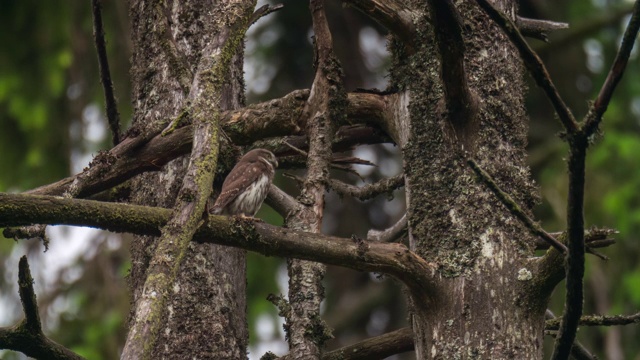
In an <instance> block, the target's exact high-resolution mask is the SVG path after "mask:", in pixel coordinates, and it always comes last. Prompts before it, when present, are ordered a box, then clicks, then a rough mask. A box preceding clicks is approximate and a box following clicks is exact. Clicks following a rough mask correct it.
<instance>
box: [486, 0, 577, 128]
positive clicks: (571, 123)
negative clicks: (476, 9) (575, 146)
mask: <svg viewBox="0 0 640 360" xmlns="http://www.w3.org/2000/svg"><path fill="white" fill-rule="evenodd" d="M476 2H477V3H478V5H480V7H481V8H482V9H483V10H484V11H485V12H486V13H487V15H489V17H490V18H491V19H493V21H495V22H496V23H497V24H498V25H499V26H500V27H501V28H502V30H504V32H505V33H506V34H507V36H508V37H509V39H510V40H511V42H512V43H513V44H514V45H515V46H516V48H517V49H518V52H519V53H520V57H521V58H522V60H523V61H524V64H525V66H526V67H527V69H528V70H529V73H531V76H532V77H533V79H534V80H535V81H536V84H538V86H539V87H541V88H542V90H544V92H545V94H547V97H548V98H549V100H550V101H551V104H553V108H554V109H555V111H556V113H557V114H558V117H559V118H560V122H561V123H562V125H563V126H564V128H565V130H566V131H567V132H575V131H576V130H577V129H578V123H577V122H576V119H575V118H574V117H573V114H572V113H571V110H569V108H568V107H567V105H566V104H565V103H564V100H562V97H560V94H559V93H558V90H557V89H556V87H555V85H553V81H551V77H550V76H549V73H548V72H547V69H546V68H545V66H544V64H543V63H542V60H540V58H539V57H538V55H536V53H535V52H534V51H533V50H532V49H531V47H530V46H529V44H527V42H526V40H525V39H524V38H523V37H522V35H521V34H520V32H518V29H517V27H516V26H515V24H514V23H513V22H512V21H511V20H509V18H507V17H506V16H504V15H503V14H501V13H500V12H499V11H498V10H496V9H495V8H494V7H493V6H492V5H491V4H490V3H489V1H487V0H476Z"/></svg>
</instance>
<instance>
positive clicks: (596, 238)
mask: <svg viewBox="0 0 640 360" xmlns="http://www.w3.org/2000/svg"><path fill="white" fill-rule="evenodd" d="M616 233H617V231H616V230H613V229H598V228H593V229H589V230H587V231H585V233H584V242H585V244H587V245H588V246H589V247H590V248H594V249H595V248H602V247H607V246H610V245H613V244H615V243H616V241H615V240H613V239H610V238H609V236H610V235H613V234H616ZM549 235H551V236H553V237H554V238H555V239H556V240H558V239H559V238H560V237H561V236H566V233H564V232H554V233H549ZM548 248H549V243H548V242H546V241H544V240H542V239H541V238H536V250H546V249H548Z"/></svg>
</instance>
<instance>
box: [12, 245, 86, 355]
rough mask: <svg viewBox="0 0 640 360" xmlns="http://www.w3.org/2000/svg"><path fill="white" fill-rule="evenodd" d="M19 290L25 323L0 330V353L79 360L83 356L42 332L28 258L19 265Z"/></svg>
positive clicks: (22, 259) (23, 321) (24, 258)
mask: <svg viewBox="0 0 640 360" xmlns="http://www.w3.org/2000/svg"><path fill="white" fill-rule="evenodd" d="M18 290H19V292H20V301H21V302H22V309H23V311H24V315H25V319H24V320H22V322H20V323H19V324H17V325H15V326H13V327H9V328H0V349H8V350H14V351H19V352H21V353H23V354H25V355H27V356H29V357H32V358H36V359H52V360H79V359H84V358H83V357H82V356H80V355H78V354H76V353H74V352H73V351H71V350H69V349H67V348H66V347H64V346H62V345H60V344H58V343H56V342H54V341H52V340H51V339H49V338H47V337H46V336H45V335H44V333H43V332H42V325H41V322H40V314H39V313H38V302H37V300H36V293H35V291H34V290H33V278H32V277H31V271H30V270H29V263H28V262H27V257H26V256H23V257H21V258H20V262H19V263H18Z"/></svg>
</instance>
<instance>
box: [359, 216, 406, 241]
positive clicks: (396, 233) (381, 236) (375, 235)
mask: <svg viewBox="0 0 640 360" xmlns="http://www.w3.org/2000/svg"><path fill="white" fill-rule="evenodd" d="M407 225H408V220H407V214H406V213H405V214H404V215H402V217H401V218H400V220H398V221H397V222H396V223H395V224H393V225H392V226H391V227H390V228H388V229H385V230H373V229H372V230H369V232H367V240H369V241H376V242H391V241H393V240H395V239H397V238H399V237H401V236H402V235H403V234H406V232H407Z"/></svg>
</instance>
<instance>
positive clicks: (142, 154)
mask: <svg viewBox="0 0 640 360" xmlns="http://www.w3.org/2000/svg"><path fill="white" fill-rule="evenodd" d="M308 96H309V91H308V90H297V91H294V92H292V93H290V94H288V95H286V96H284V97H283V98H280V99H275V100H271V101H267V102H264V103H260V104H256V105H251V106H248V107H245V108H242V109H238V110H231V111H225V112H222V113H221V115H220V116H221V122H222V124H221V126H222V129H223V131H224V132H225V133H226V134H227V135H229V136H230V137H231V139H232V140H233V141H234V143H235V144H237V145H247V144H250V143H252V142H254V141H256V140H259V139H264V138H266V137H274V136H290V135H291V134H299V133H301V128H300V126H299V124H298V122H297V118H296V116H299V115H300V114H302V111H303V108H304V105H305V103H306V100H307V98H308ZM376 96H379V95H372V94H362V96H361V94H353V96H350V97H349V98H350V99H352V100H353V101H352V102H350V103H349V106H348V107H347V115H348V118H349V119H350V121H353V122H354V123H357V122H364V121H368V122H371V123H375V122H376V121H374V120H372V119H373V117H374V116H376V117H378V118H380V119H382V118H383V117H384V116H385V115H384V111H382V109H380V110H381V111H382V112H376V111H375V108H376V107H371V105H372V101H368V100H364V101H362V100H363V99H362V98H363V97H366V98H367V99H369V100H371V99H374V98H375V97H376ZM388 96H395V95H388ZM376 103H378V105H381V103H384V101H382V102H376ZM380 122H383V120H380ZM159 132H160V130H158V134H159ZM192 135H193V127H192V126H191V125H190V126H185V127H182V128H177V129H175V130H174V131H172V132H171V133H170V134H168V135H166V136H161V135H157V136H155V137H152V138H150V139H149V141H148V142H147V143H142V144H138V145H136V146H134V145H133V144H134V143H138V142H137V140H133V139H129V138H127V139H124V140H123V141H122V142H121V143H120V144H119V145H118V146H116V147H114V148H113V149H111V150H110V151H109V152H101V153H99V154H98V155H97V156H96V157H95V158H94V159H93V161H92V162H91V165H90V166H89V168H88V169H85V170H84V171H83V172H82V173H80V174H77V175H74V176H71V177H68V178H65V179H62V180H59V181H57V182H55V183H52V184H49V185H44V186H41V187H39V188H36V189H33V190H30V191H29V192H28V193H30V194H40V195H63V194H65V193H68V194H69V195H70V196H72V197H79V198H85V197H88V196H90V195H93V194H96V193H99V192H101V191H104V190H107V189H109V188H111V187H114V186H116V185H118V184H121V183H122V182H124V181H126V180H128V179H130V178H131V177H133V176H135V175H138V174H141V173H143V172H145V171H157V170H160V169H161V168H162V166H163V165H164V164H166V163H167V162H169V161H171V160H173V159H175V158H177V157H178V156H180V155H185V154H187V153H189V151H190V149H191V145H192V140H193V139H192ZM138 140H139V139H138ZM287 141H288V142H290V143H292V144H296V146H298V147H300V148H303V147H306V146H308V145H306V144H307V143H306V137H304V136H298V137H288V138H287ZM388 141H389V139H388V138H387V137H386V136H385V135H384V134H382V132H381V131H378V130H375V129H372V128H367V127H352V126H350V127H343V128H342V129H340V131H338V133H337V134H336V143H335V144H334V147H335V148H336V151H345V150H348V149H350V148H351V147H353V146H354V145H358V144H370V143H379V142H388ZM269 142H270V143H273V144H274V145H273V146H268V144H266V143H265V142H261V143H260V144H258V147H264V148H267V149H271V150H274V153H276V154H277V155H279V156H280V155H281V154H282V153H281V151H284V150H282V146H284V145H279V144H281V143H280V142H279V141H278V140H277V139H276V140H274V139H272V140H269ZM274 148H275V149H274ZM70 188H73V189H74V190H73V191H69V189H70Z"/></svg>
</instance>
